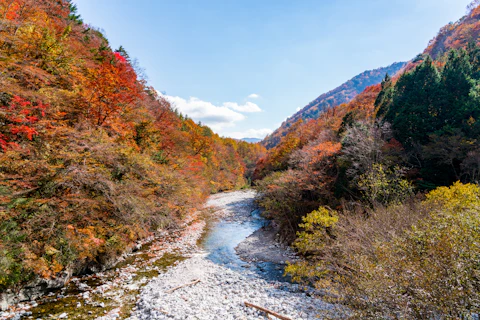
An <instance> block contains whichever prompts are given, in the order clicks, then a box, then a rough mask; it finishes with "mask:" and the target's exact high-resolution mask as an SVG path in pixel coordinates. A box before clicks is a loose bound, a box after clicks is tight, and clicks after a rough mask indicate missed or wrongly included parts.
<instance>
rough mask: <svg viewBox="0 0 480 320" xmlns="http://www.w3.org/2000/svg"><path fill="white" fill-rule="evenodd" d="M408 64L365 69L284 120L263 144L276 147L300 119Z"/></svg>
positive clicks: (346, 98) (316, 114) (315, 114)
mask: <svg viewBox="0 0 480 320" xmlns="http://www.w3.org/2000/svg"><path fill="white" fill-rule="evenodd" d="M406 64H407V63H406V62H395V63H393V64H392V65H390V66H388V67H384V68H378V69H375V70H368V71H365V72H363V73H361V74H359V75H357V76H355V77H353V78H352V79H350V80H348V81H347V82H345V83H344V84H342V85H341V86H339V87H337V88H335V89H333V90H331V91H329V92H327V93H324V94H322V95H321V96H319V97H318V98H316V99H315V100H313V101H312V102H310V103H309V104H307V105H306V106H305V107H304V108H303V109H301V110H300V111H298V112H296V113H295V114H294V115H293V116H291V117H290V118H288V119H287V120H286V121H285V122H283V123H282V125H281V126H280V128H278V129H277V130H275V131H274V132H273V133H272V134H271V135H269V136H267V137H266V138H265V139H264V140H263V145H264V146H265V147H267V149H270V148H273V147H275V146H276V145H277V144H278V143H279V142H280V139H281V138H282V137H283V136H285V134H286V132H287V130H288V128H290V127H291V126H292V125H293V124H294V123H295V122H297V121H298V120H303V121H305V120H308V119H317V118H318V117H319V114H320V113H322V112H323V111H325V110H326V109H328V108H331V107H335V106H338V105H340V104H342V103H346V102H349V101H351V100H352V99H353V98H355V97H356V96H357V95H358V94H360V93H361V92H362V91H363V90H365V88H367V87H368V86H371V85H374V84H378V83H380V82H381V81H382V79H383V78H384V77H385V74H387V73H388V74H389V75H391V76H393V75H395V74H396V73H397V72H398V71H400V70H401V69H402V68H403V67H404V66H405V65H406Z"/></svg>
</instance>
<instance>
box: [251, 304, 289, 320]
mask: <svg viewBox="0 0 480 320" xmlns="http://www.w3.org/2000/svg"><path fill="white" fill-rule="evenodd" d="M245 306H247V307H250V308H255V309H258V310H260V311H263V312H265V313H267V315H268V314H271V315H272V316H274V317H276V318H278V319H282V320H292V318H289V317H285V316H282V315H281V314H278V313H276V312H275V311H272V310H268V309H265V308H263V307H260V306H257V305H254V304H252V303H249V302H246V301H245Z"/></svg>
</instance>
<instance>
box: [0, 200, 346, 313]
mask: <svg viewBox="0 0 480 320" xmlns="http://www.w3.org/2000/svg"><path fill="white" fill-rule="evenodd" d="M255 195H256V194H255V192H254V191H252V190H246V191H237V192H229V193H222V194H217V195H213V196H211V197H210V198H209V201H208V202H207V204H206V209H205V210H204V211H203V212H204V213H205V212H209V214H208V215H207V216H208V218H206V219H205V215H202V214H201V213H197V214H196V215H193V216H192V217H189V219H187V221H186V222H185V225H184V226H183V228H182V229H179V230H178V231H176V232H171V233H169V234H168V235H167V234H165V235H164V236H162V237H157V238H156V239H154V240H153V241H152V242H151V243H150V244H148V245H146V246H144V247H142V248H141V249H139V250H138V251H137V252H134V253H131V254H128V255H126V256H125V260H124V261H123V262H121V263H119V264H118V265H117V266H116V267H115V268H113V269H112V270H109V271H106V272H102V273H98V274H95V275H90V276H86V277H74V278H73V279H72V281H70V284H69V285H68V286H67V287H65V288H63V289H61V290H58V291H52V292H51V293H50V294H48V295H47V296H45V297H43V298H41V299H38V300H36V301H29V302H25V303H21V304H17V305H15V306H12V307H11V308H10V309H9V310H7V311H5V312H3V313H0V319H20V318H27V319H101V320H109V319H127V318H128V319H129V320H139V319H205V320H207V319H267V314H266V313H264V312H263V311H259V310H257V309H255V308H251V307H247V306H246V305H245V302H248V303H253V304H255V305H258V306H261V307H264V308H267V309H269V310H272V311H275V312H277V313H279V314H281V315H284V316H285V317H289V318H291V319H316V318H324V317H325V316H328V317H329V318H331V317H335V316H338V315H339V314H340V309H338V308H337V307H336V306H334V305H331V304H327V303H325V302H323V301H322V300H321V299H318V297H317V296H316V293H315V291H314V290H312V289H305V288H302V287H300V286H298V285H296V284H291V283H289V282H288V281H287V280H288V279H286V278H284V277H283V266H284V263H285V262H286V261H293V260H294V259H296V257H295V255H294V253H293V252H292V251H290V250H289V249H288V248H286V247H284V246H282V245H281V244H279V243H278V242H276V237H275V235H276V229H275V226H272V225H270V224H269V222H268V221H266V220H265V219H263V218H261V216H260V215H259V211H258V209H257V208H256V207H255V204H254V199H255ZM207 221H208V223H207ZM240 257H241V258H242V259H240ZM194 281H195V282H194ZM192 282H194V283H193V284H192ZM188 284H190V285H188ZM184 285H187V286H184ZM179 286H184V287H181V288H178V289H176V290H173V291H172V289H175V288H176V287H179Z"/></svg>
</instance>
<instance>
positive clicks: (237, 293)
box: [130, 191, 336, 320]
mask: <svg viewBox="0 0 480 320" xmlns="http://www.w3.org/2000/svg"><path fill="white" fill-rule="evenodd" d="M254 197H255V192H254V191H239V192H231V193H224V194H219V195H215V196H213V197H211V198H210V200H209V201H208V205H210V206H215V207H217V208H218V210H223V213H224V216H226V217H227V218H234V219H235V220H237V219H239V218H240V219H241V218H242V216H245V217H248V215H249V214H250V212H251V211H252V209H253V198H254ZM247 198H248V199H252V202H248V201H247V204H246V203H245V201H243V200H245V199H247ZM248 203H250V204H248ZM205 256H206V254H205V253H202V252H201V251H199V253H198V254H196V255H194V256H193V257H191V258H190V259H188V260H186V261H183V262H181V263H180V264H178V265H176V266H175V267H172V268H171V269H169V270H168V271H167V272H166V273H164V274H161V275H160V276H159V277H157V278H155V279H154V280H152V281H151V282H150V283H149V284H148V285H146V286H145V287H144V288H143V289H142V292H141V294H140V299H139V300H138V302H137V306H136V310H135V311H134V312H133V314H132V317H131V318H130V320H135V319H141V320H144V319H201V320H208V319H222V320H228V319H266V318H267V317H266V314H265V313H263V312H261V311H257V310H256V309H252V308H249V307H245V305H244V303H245V302H250V303H253V304H256V305H259V306H262V307H264V308H267V309H270V310H272V311H275V312H278V313H279V314H282V315H284V316H288V317H291V318H292V319H317V318H322V316H321V314H322V312H324V313H328V314H329V315H330V316H331V315H332V314H334V313H336V311H335V310H336V307H335V306H334V305H331V304H327V303H325V302H323V301H322V300H320V299H316V298H313V297H311V296H309V295H307V294H306V293H304V292H302V291H301V290H299V287H298V285H295V284H288V283H284V282H281V283H280V282H275V281H266V280H264V279H262V278H260V277H259V276H258V275H257V274H256V273H254V272H251V271H249V270H244V271H234V270H231V269H228V268H226V267H223V266H219V265H217V264H215V263H213V262H211V261H209V260H207V259H206V258H205ZM196 279H200V282H199V283H197V284H195V285H192V286H188V287H183V288H181V289H178V290H176V291H174V292H172V293H168V292H167V291H168V290H169V289H171V288H174V287H177V286H180V285H183V284H187V283H190V282H192V281H194V280H196Z"/></svg>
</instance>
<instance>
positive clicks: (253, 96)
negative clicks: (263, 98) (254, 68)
mask: <svg viewBox="0 0 480 320" xmlns="http://www.w3.org/2000/svg"><path fill="white" fill-rule="evenodd" d="M247 98H250V99H258V98H260V95H259V94H256V93H252V94H250V95H248V97H247Z"/></svg>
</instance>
